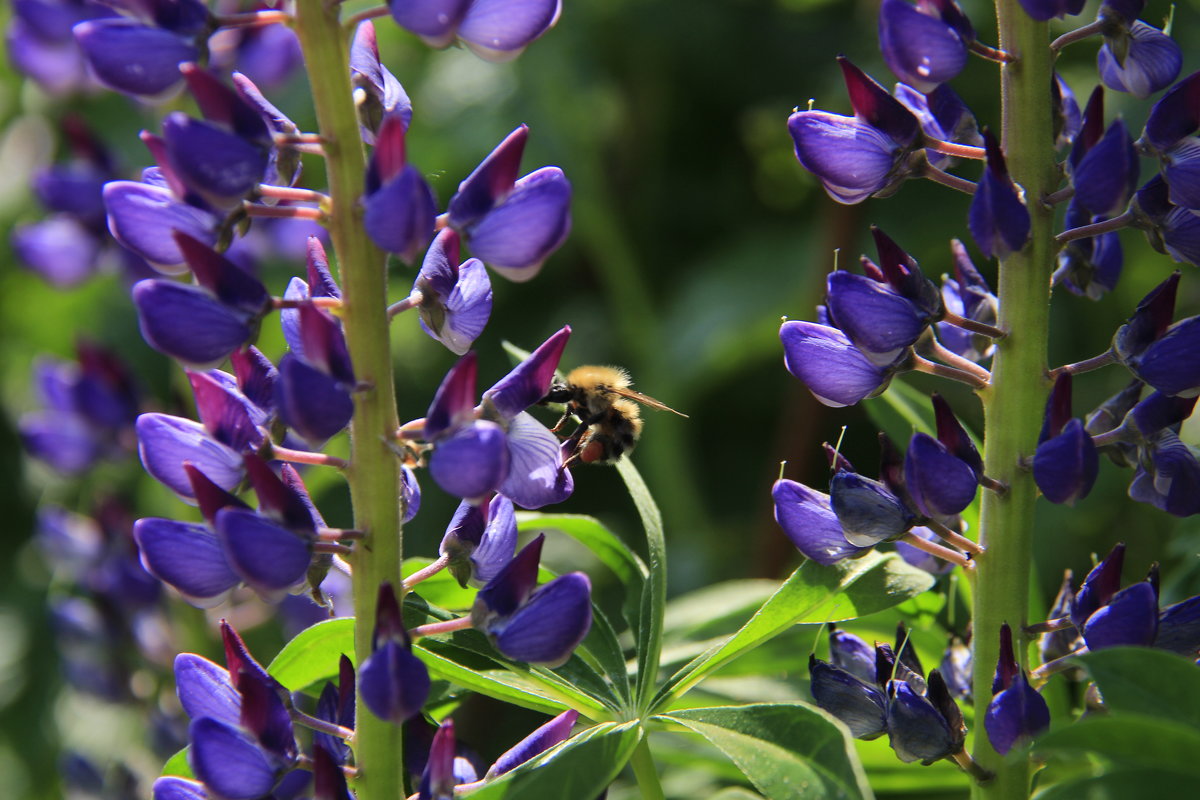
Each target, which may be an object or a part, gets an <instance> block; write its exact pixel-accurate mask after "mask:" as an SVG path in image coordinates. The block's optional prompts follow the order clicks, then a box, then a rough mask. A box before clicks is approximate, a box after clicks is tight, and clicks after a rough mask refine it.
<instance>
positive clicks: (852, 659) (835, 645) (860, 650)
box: [829, 626, 875, 682]
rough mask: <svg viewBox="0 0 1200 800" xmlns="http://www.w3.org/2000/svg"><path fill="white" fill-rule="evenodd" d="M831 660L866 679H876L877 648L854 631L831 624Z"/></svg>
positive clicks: (870, 680)
mask: <svg viewBox="0 0 1200 800" xmlns="http://www.w3.org/2000/svg"><path fill="white" fill-rule="evenodd" d="M829 660H830V663H832V664H833V665H834V666H835V667H837V668H839V669H844V670H846V671H847V672H849V673H850V674H851V675H855V676H857V677H859V678H861V679H862V680H864V681H867V682H873V681H874V680H875V648H874V647H872V646H871V645H869V644H867V643H866V641H864V640H863V639H862V638H861V637H858V636H855V635H854V634H853V633H849V632H847V631H843V630H838V629H837V628H835V627H832V626H830V628H829Z"/></svg>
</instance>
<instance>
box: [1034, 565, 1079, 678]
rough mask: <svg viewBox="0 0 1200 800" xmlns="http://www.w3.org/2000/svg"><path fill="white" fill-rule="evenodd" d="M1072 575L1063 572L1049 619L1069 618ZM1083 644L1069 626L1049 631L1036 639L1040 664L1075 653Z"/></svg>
mask: <svg viewBox="0 0 1200 800" xmlns="http://www.w3.org/2000/svg"><path fill="white" fill-rule="evenodd" d="M1073 579H1074V574H1073V573H1072V572H1071V570H1069V569H1068V570H1065V571H1064V572H1063V580H1062V583H1061V584H1060V585H1059V588H1058V594H1057V595H1055V597H1054V605H1053V606H1051V608H1050V614H1049V615H1048V618H1049V619H1060V618H1062V617H1067V616H1070V614H1071V609H1072V608H1073V607H1074V605H1075V586H1074V583H1073ZM1082 644H1083V639H1081V638H1080V636H1079V630H1078V629H1077V628H1076V627H1075V626H1074V625H1071V626H1070V627H1067V628H1064V629H1062V630H1057V631H1051V632H1050V633H1044V634H1042V635H1041V637H1039V639H1038V654H1039V655H1040V656H1041V658H1042V663H1043V664H1044V663H1046V662H1047V661H1053V660H1054V659H1056V658H1062V657H1063V656H1065V655H1069V654H1070V653H1073V652H1075V651H1076V650H1078V649H1079V647H1080V645H1082Z"/></svg>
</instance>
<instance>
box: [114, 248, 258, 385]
mask: <svg viewBox="0 0 1200 800" xmlns="http://www.w3.org/2000/svg"><path fill="white" fill-rule="evenodd" d="M175 243H176V245H177V246H178V247H179V250H180V253H182V254H183V257H184V259H185V260H186V262H187V264H188V266H189V267H190V268H191V270H192V274H193V275H194V276H195V278H196V284H195V285H189V284H183V283H179V282H177V281H168V280H145V281H139V282H138V283H137V284H136V285H135V286H134V287H133V303H134V306H136V307H137V310H138V322H139V324H140V326H141V330H142V337H143V338H144V339H145V340H146V341H147V342H148V343H149V344H150V345H151V346H152V347H154V349H155V350H158V351H159V352H161V353H165V354H166V355H169V356H171V357H173V358H175V359H178V360H179V361H182V362H183V363H185V364H191V365H196V366H201V367H204V366H214V365H216V364H218V363H219V362H221V361H223V360H224V359H225V358H227V357H228V356H229V355H230V354H231V353H233V351H234V350H236V349H238V348H240V347H242V346H243V345H244V344H246V342H247V341H248V340H249V339H250V338H251V337H252V336H254V334H255V332H256V329H257V326H258V322H259V320H260V319H261V318H262V316H263V315H264V314H266V313H267V311H268V310H270V308H271V296H270V294H269V293H268V292H267V289H266V287H265V286H263V285H262V283H261V282H259V280H258V279H257V278H255V277H253V276H252V275H250V274H248V273H247V272H245V271H244V270H242V269H241V268H240V267H238V266H237V265H236V264H234V263H233V262H231V261H230V260H229V259H227V258H225V257H223V256H221V255H220V254H219V253H217V252H216V251H215V250H212V249H211V248H209V247H208V246H206V245H204V244H202V243H201V242H198V241H196V240H195V239H193V238H191V237H190V236H188V235H187V234H184V233H180V232H176V233H175Z"/></svg>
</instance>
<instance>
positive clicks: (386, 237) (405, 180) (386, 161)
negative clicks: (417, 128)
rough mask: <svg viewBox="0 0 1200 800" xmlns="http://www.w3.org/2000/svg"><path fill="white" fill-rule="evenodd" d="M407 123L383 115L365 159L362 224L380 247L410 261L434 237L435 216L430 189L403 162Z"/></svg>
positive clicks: (414, 171) (409, 165) (421, 178)
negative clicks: (372, 149) (372, 148)
mask: <svg viewBox="0 0 1200 800" xmlns="http://www.w3.org/2000/svg"><path fill="white" fill-rule="evenodd" d="M405 127H406V126H405V123H404V121H403V120H402V119H401V118H400V116H399V115H391V116H388V117H385V118H384V119H383V121H382V122H381V123H380V126H379V134H378V137H377V142H376V147H375V150H374V152H372V153H371V159H370V161H369V162H368V163H367V174H366V178H365V187H364V190H363V200H362V202H363V226H364V228H365V229H366V231H367V235H368V236H370V237H371V241H373V242H375V244H376V245H378V246H379V247H380V249H383V250H387V251H388V252H389V253H395V254H396V255H398V256H400V257H401V258H403V259H404V260H405V261H409V262H411V261H412V260H413V259H414V258H415V257H416V255H417V253H418V252H420V251H421V250H423V249H425V246H426V245H428V244H429V240H430V239H432V238H433V220H434V216H435V215H436V214H437V208H436V203H435V200H434V197H433V190H432V189H430V188H429V184H428V183H426V182H425V178H424V177H422V175H421V171H420V170H418V169H417V168H416V167H415V166H413V165H412V164H409V163H408V161H407V156H406V155H405V145H404V129H405Z"/></svg>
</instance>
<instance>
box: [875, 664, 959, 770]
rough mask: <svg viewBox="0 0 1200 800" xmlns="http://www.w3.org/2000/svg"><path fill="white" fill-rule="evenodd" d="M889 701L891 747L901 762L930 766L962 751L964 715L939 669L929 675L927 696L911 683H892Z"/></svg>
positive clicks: (888, 688) (888, 719)
mask: <svg viewBox="0 0 1200 800" xmlns="http://www.w3.org/2000/svg"><path fill="white" fill-rule="evenodd" d="M887 697H888V701H887V728H888V744H889V745H890V746H891V748H892V750H893V751H895V753H896V756H897V757H898V758H899V759H900V760H901V761H904V762H906V763H908V762H912V761H920V762H921V763H923V764H930V763H932V762H934V761H937V760H938V759H940V758H945V757H946V756H950V755H953V754H955V753H957V752H959V751H961V750H962V747H963V741H964V739H965V738H966V725H965V724H964V723H963V718H962V712H961V711H959V709H958V705H957V704H955V702H954V698H952V697H951V696H950V690H949V689H948V688H947V687H946V682H945V681H944V680H943V679H942V676H941V673H939V672H938V671H937V670H936V669H935V670H931V671H930V673H929V678H928V680H927V688H926V691H925V692H923V693H922V692H920V691H918V688H917V687H916V686H914V684H913V682H912V681H911V680H908V681H904V680H892V681H888V683H887Z"/></svg>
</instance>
